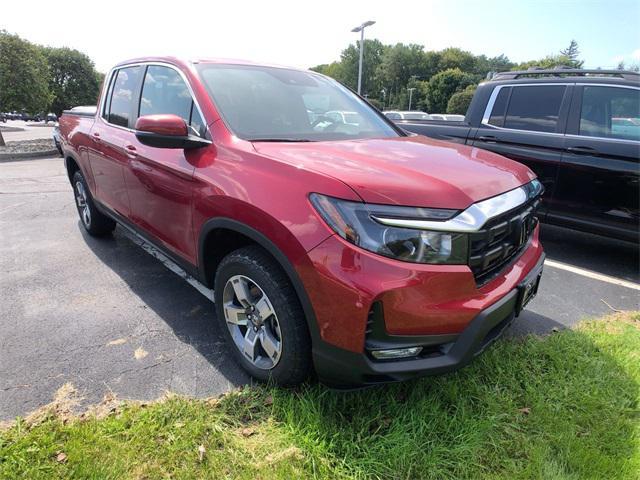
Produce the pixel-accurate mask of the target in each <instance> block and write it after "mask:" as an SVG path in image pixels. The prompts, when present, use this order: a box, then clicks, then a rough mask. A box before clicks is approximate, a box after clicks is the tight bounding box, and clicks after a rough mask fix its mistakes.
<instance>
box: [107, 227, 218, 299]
mask: <svg viewBox="0 0 640 480" xmlns="http://www.w3.org/2000/svg"><path fill="white" fill-rule="evenodd" d="M119 226H122V227H124V228H123V229H122V232H123V233H124V235H125V236H126V237H127V238H128V239H129V240H131V241H132V242H133V243H135V244H136V245H138V246H139V247H141V248H142V249H143V250H144V251H145V252H147V253H148V254H149V255H151V256H152V257H155V258H157V259H158V260H160V261H161V262H162V264H163V265H164V266H165V267H167V268H168V269H169V270H171V271H172V272H173V273H175V274H176V275H178V276H179V277H181V278H182V279H183V280H186V281H187V283H189V285H191V286H192V287H193V288H195V289H196V290H198V291H199V292H200V293H201V294H202V295H204V296H205V297H206V298H207V300H209V301H211V302H213V301H214V298H215V297H214V296H213V290H212V289H210V288H207V287H205V286H204V285H203V284H202V283H200V282H199V281H198V280H196V279H195V278H193V277H192V276H191V275H189V274H188V273H187V272H185V271H184V270H183V269H182V268H180V267H179V266H178V264H177V263H175V262H174V261H173V260H171V259H170V258H169V257H167V256H166V255H165V254H164V253H162V252H161V251H160V250H158V249H157V248H156V247H154V246H153V245H152V244H151V243H149V242H147V241H146V240H145V239H144V238H143V237H142V236H140V235H139V234H138V233H137V232H136V231H134V230H133V229H131V228H129V227H127V226H125V225H122V224H119Z"/></svg>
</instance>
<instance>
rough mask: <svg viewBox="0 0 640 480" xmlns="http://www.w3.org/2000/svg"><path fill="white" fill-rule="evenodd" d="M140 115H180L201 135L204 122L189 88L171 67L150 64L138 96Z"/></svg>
mask: <svg viewBox="0 0 640 480" xmlns="http://www.w3.org/2000/svg"><path fill="white" fill-rule="evenodd" d="M139 113H140V116H143V115H157V114H162V113H172V114H174V115H178V116H179V117H182V118H183V119H184V121H185V122H186V123H187V125H189V126H191V127H192V128H193V130H194V132H195V133H197V134H198V135H201V134H202V132H203V128H204V122H203V121H202V117H201V116H200V113H199V112H198V109H197V108H196V107H195V106H194V101H193V99H192V98H191V93H190V92H189V88H188V87H187V85H186V84H185V83H184V80H182V77H181V76H180V74H179V73H178V72H176V71H175V70H174V69H173V68H169V67H162V66H157V65H150V66H149V67H148V68H147V73H146V75H145V77H144V84H143V85H142V95H141V97H140V112H139Z"/></svg>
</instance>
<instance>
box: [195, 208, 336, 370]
mask: <svg viewBox="0 0 640 480" xmlns="http://www.w3.org/2000/svg"><path fill="white" fill-rule="evenodd" d="M217 229H226V230H232V231H235V232H238V233H241V234H242V235H245V236H246V237H248V238H250V239H251V240H253V241H254V242H255V243H257V244H258V245H260V246H261V247H262V248H264V249H265V250H266V251H267V252H269V254H271V256H272V257H273V258H274V259H275V260H276V262H278V264H279V265H280V267H281V268H282V269H283V270H284V272H285V273H286V275H287V277H288V278H289V281H290V282H291V284H292V285H293V288H294V290H295V292H296V294H297V295H298V299H299V300H300V304H301V305H302V309H303V311H304V314H305V317H306V320H307V325H308V327H309V333H310V335H311V339H312V342H313V347H312V348H313V356H314V363H315V357H316V346H317V345H318V344H319V343H320V342H322V340H321V338H320V330H319V328H318V323H317V320H316V315H315V311H314V310H313V306H312V305H311V300H309V296H308V295H307V292H306V290H305V288H304V285H303V283H302V280H300V277H299V276H298V272H297V271H296V269H295V268H294V267H293V265H292V264H291V262H290V261H289V259H288V258H287V256H286V255H285V254H284V253H282V251H281V250H280V249H279V248H278V247H277V246H276V245H275V244H274V243H273V242H272V241H271V240H269V238H267V237H266V236H265V235H264V234H262V233H261V232H259V231H257V230H255V229H254V228H252V227H250V226H248V225H246V224H244V223H241V222H238V221H237V220H233V219H231V218H227V217H218V218H212V219H210V220H207V221H206V222H205V223H204V225H203V226H202V228H201V230H200V237H199V240H198V269H199V275H198V277H199V278H200V281H201V282H202V283H204V284H205V285H207V286H210V287H212V283H213V279H212V278H206V272H205V262H204V261H203V259H204V257H205V251H204V246H205V242H206V238H207V236H208V234H209V233H211V232H212V231H214V230H217ZM323 343H324V342H323Z"/></svg>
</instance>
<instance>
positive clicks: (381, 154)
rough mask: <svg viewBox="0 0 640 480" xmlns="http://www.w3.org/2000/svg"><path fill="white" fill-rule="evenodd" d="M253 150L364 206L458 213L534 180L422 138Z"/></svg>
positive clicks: (472, 152) (519, 168) (515, 167)
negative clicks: (333, 183) (342, 186)
mask: <svg viewBox="0 0 640 480" xmlns="http://www.w3.org/2000/svg"><path fill="white" fill-rule="evenodd" d="M253 146H254V148H255V149H256V150H257V151H258V152H259V153H260V154H262V155H265V156H267V157H270V158H273V159H275V160H278V161H283V162H287V163H290V164H291V165H294V166H296V167H297V168H303V169H306V170H310V171H315V172H320V173H322V174H324V175H328V176H331V177H334V178H336V179H339V180H341V181H342V182H344V183H346V184H347V185H349V186H350V187H351V188H352V189H353V190H354V191H355V192H356V193H357V194H358V195H359V196H360V197H361V198H362V200H364V201H365V202H368V203H383V204H396V205H405V206H414V207H431V208H451V209H461V210H462V209H465V208H467V207H468V206H469V205H471V204H472V203H475V202H477V201H480V200H483V199H486V198H489V197H493V196H496V195H499V194H501V193H504V192H506V191H508V190H512V189H514V188H517V187H519V186H520V185H523V184H525V183H527V182H530V181H531V180H533V179H534V178H535V175H534V174H533V173H532V172H531V171H530V170H529V169H528V168H527V167H525V166H524V165H522V164H519V163H517V162H514V161H512V160H509V159H507V158H504V157H502V156H500V155H497V154H495V153H491V152H488V151H486V150H481V149H479V148H476V147H469V146H465V145H458V144H455V143H449V142H442V141H439V140H433V139H430V138H427V137H422V136H412V137H396V138H385V139H364V140H348V141H337V142H308V143H266V142H254V143H253ZM309 190H310V191H314V190H313V186H310V188H309ZM318 193H323V192H318Z"/></svg>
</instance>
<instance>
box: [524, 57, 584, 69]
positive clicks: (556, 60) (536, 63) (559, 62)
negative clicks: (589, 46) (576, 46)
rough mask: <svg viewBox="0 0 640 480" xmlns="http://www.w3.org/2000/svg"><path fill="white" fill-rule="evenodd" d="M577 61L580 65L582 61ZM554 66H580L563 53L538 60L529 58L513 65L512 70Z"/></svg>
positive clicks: (550, 67)
mask: <svg viewBox="0 0 640 480" xmlns="http://www.w3.org/2000/svg"><path fill="white" fill-rule="evenodd" d="M579 63H580V65H582V62H579ZM556 67H570V68H580V67H579V66H576V64H575V63H574V61H573V60H571V59H570V58H569V57H567V56H565V55H548V56H546V57H544V58H541V59H539V60H529V61H528V62H523V63H520V64H518V65H516V66H515V67H513V68H512V70H527V69H529V68H541V69H552V68H556Z"/></svg>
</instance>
